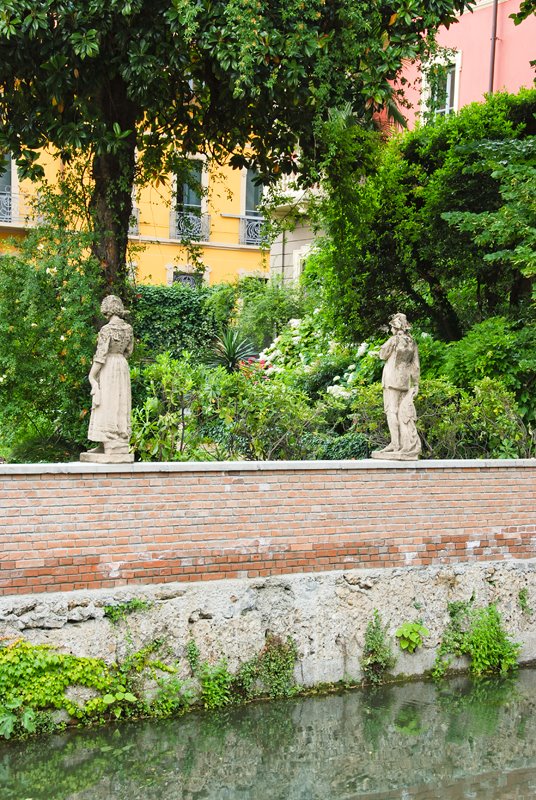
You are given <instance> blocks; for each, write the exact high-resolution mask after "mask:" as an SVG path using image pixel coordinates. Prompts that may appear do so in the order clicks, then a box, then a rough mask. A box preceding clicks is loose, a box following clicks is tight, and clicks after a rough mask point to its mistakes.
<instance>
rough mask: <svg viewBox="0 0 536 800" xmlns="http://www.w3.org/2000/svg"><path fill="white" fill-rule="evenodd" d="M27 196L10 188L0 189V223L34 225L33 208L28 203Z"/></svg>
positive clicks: (34, 214)
mask: <svg viewBox="0 0 536 800" xmlns="http://www.w3.org/2000/svg"><path fill="white" fill-rule="evenodd" d="M29 199H30V198H29V196H28V195H26V194H24V193H23V192H14V191H12V190H11V189H1V190H0V225H6V224H7V225H14V226H16V225H23V226H26V225H34V224H35V222H36V219H37V214H36V212H35V210H34V209H33V208H32V207H31V206H30V204H29V202H28V201H29Z"/></svg>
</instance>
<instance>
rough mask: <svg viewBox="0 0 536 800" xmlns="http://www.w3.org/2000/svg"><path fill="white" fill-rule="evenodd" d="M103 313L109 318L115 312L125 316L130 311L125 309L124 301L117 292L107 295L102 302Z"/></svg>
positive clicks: (118, 315)
mask: <svg viewBox="0 0 536 800" xmlns="http://www.w3.org/2000/svg"><path fill="white" fill-rule="evenodd" d="M100 310H101V313H102V315H103V316H104V317H107V318H108V319H109V318H110V317H112V316H113V315H114V314H115V315H116V316H117V317H125V316H126V315H127V314H128V313H129V312H128V311H127V310H126V309H125V307H124V305H123V301H122V300H121V298H120V297H117V295H115V294H109V295H107V296H106V297H105V298H104V300H103V301H102V303H101V307H100Z"/></svg>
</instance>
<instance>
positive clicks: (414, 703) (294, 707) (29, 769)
mask: <svg viewBox="0 0 536 800" xmlns="http://www.w3.org/2000/svg"><path fill="white" fill-rule="evenodd" d="M535 705H536V671H535V670H524V671H522V672H520V674H519V676H518V677H517V678H516V679H514V680H506V681H492V682H484V683H483V682H480V683H477V684H472V683H471V682H470V681H469V680H467V679H465V678H456V679H454V680H451V681H450V682H447V683H445V684H444V685H442V686H441V687H440V688H439V689H438V688H436V687H435V686H434V685H433V684H431V683H421V682H418V683H409V684H405V685H400V686H390V687H384V688H382V689H380V690H377V691H361V690H356V691H352V692H346V693H344V694H337V695H330V696H327V697H309V698H303V699H294V700H289V701H284V702H274V703H259V704H254V705H250V706H247V707H244V708H240V709H236V710H233V711H230V712H227V713H225V714H219V715H215V714H214V713H196V714H190V715H187V716H184V717H181V718H179V719H175V720H165V721H159V722H154V721H145V722H140V723H131V724H123V725H120V726H112V727H108V728H101V729H98V730H91V731H71V732H67V733H64V734H61V735H56V736H51V737H49V738H45V739H39V740H35V741H29V742H25V743H20V742H7V743H5V744H2V745H0V798H1V800H358V798H359V800H391V799H393V800H394V798H398V799H399V800H432V798H434V799H435V798H440V799H441V800H466V799H467V800H469V799H470V800H475V799H477V800H494V799H495V798H503V799H506V798H507V799H508V800H514V798H515V800H532V798H536V713H535V711H536V708H535Z"/></svg>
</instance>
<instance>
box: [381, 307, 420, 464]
mask: <svg viewBox="0 0 536 800" xmlns="http://www.w3.org/2000/svg"><path fill="white" fill-rule="evenodd" d="M390 326H391V333H392V336H391V338H390V339H388V340H387V341H386V342H385V344H384V345H382V347H381V348H380V358H381V359H382V361H385V365H384V368H383V375H382V386H383V407H384V410H385V414H386V416H387V425H388V426H389V433H390V434H391V441H390V442H389V444H388V445H387V447H384V448H383V450H376V451H375V452H373V453H371V456H372V458H381V459H390V460H391V459H392V460H396V461H416V460H417V459H418V458H419V454H420V452H421V440H420V438H419V434H418V433H417V426H416V421H417V413H416V411H415V405H414V402H413V401H414V398H415V397H416V395H417V392H418V391H419V377H420V366H419V353H418V350H417V344H416V342H415V340H414V339H413V337H412V336H410V334H409V333H408V331H409V330H410V328H411V325H410V324H409V322H408V321H407V319H406V315H405V314H394V316H392V317H391V319H390Z"/></svg>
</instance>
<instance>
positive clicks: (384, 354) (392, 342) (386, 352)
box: [379, 336, 396, 361]
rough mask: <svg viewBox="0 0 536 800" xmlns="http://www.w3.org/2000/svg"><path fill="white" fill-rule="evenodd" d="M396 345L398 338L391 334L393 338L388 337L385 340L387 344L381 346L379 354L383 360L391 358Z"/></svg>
mask: <svg viewBox="0 0 536 800" xmlns="http://www.w3.org/2000/svg"><path fill="white" fill-rule="evenodd" d="M395 347H396V338H395V337H394V336H391V338H390V339H388V340H387V341H386V342H385V344H382V346H381V347H380V354H379V355H380V358H381V360H382V361H387V359H388V358H389V356H390V355H391V353H392V352H393V350H394V349H395Z"/></svg>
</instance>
